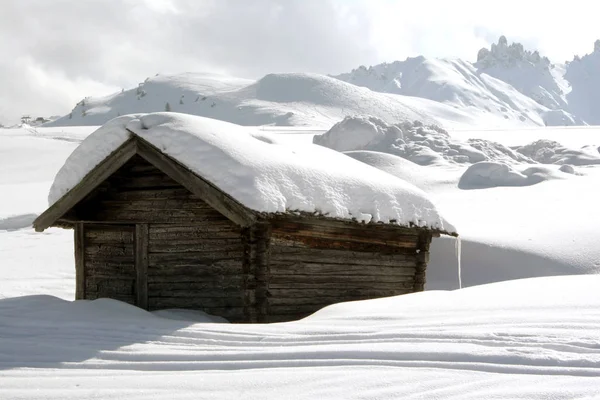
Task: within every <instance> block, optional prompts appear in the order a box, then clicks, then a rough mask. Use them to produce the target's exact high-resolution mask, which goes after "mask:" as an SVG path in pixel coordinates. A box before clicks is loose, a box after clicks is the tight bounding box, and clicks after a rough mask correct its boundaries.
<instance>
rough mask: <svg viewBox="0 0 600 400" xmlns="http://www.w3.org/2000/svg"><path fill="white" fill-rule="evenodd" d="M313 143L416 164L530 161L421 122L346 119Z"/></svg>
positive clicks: (522, 156)
mask: <svg viewBox="0 0 600 400" xmlns="http://www.w3.org/2000/svg"><path fill="white" fill-rule="evenodd" d="M313 143H315V144H318V145H321V146H325V147H328V148H330V149H334V150H337V151H342V152H344V151H355V150H370V151H379V152H384V153H389V154H393V155H396V156H399V157H403V158H405V159H407V160H410V161H412V162H414V163H416V164H419V165H434V164H447V163H448V162H450V163H458V164H465V163H471V164H472V163H477V162H480V161H503V162H507V163H518V162H532V160H530V159H529V158H527V157H526V156H524V155H522V154H520V153H517V152H515V151H513V150H511V149H510V148H508V147H506V146H503V145H501V144H499V143H495V142H491V141H487V140H483V139H471V140H469V141H468V142H467V143H465V142H463V141H460V140H455V139H453V138H452V137H451V136H450V135H449V134H448V132H447V131H446V130H444V129H442V128H440V127H439V126H436V125H425V124H423V123H422V122H421V121H414V122H409V121H404V122H401V123H398V124H393V125H390V124H387V123H386V122H384V121H382V120H380V119H378V118H376V117H372V116H355V117H346V118H345V119H344V120H343V121H341V122H339V123H337V124H335V125H334V126H333V127H332V128H331V129H330V130H329V131H327V132H326V133H324V134H323V135H316V136H315V137H314V138H313Z"/></svg>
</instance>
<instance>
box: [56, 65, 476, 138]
mask: <svg viewBox="0 0 600 400" xmlns="http://www.w3.org/2000/svg"><path fill="white" fill-rule="evenodd" d="M157 111H173V112H181V113H186V114H192V115H199V116H204V117H209V118H214V119H219V120H223V121H227V122H233V123H236V124H239V125H278V126H302V125H304V126H306V125H311V126H324V127H330V126H331V125H333V124H334V123H335V122H337V121H339V120H341V119H343V118H344V116H346V115H355V114H368V115H374V116H377V117H379V118H381V119H384V120H386V121H389V122H400V121H402V120H406V119H408V120H415V119H418V120H421V121H425V122H428V123H442V122H445V121H448V122H452V123H455V124H463V125H467V124H471V123H473V122H474V120H473V118H471V117H469V116H468V115H467V114H466V113H464V112H461V111H460V110H456V109H454V108H452V107H450V106H448V105H445V104H440V103H437V102H434V101H430V100H427V99H418V98H412V97H406V96H393V95H389V94H384V93H377V92H373V91H371V90H368V89H365V88H361V87H358V86H355V85H351V84H348V83H346V82H342V81H340V80H338V79H334V78H331V77H328V76H324V75H318V74H300V73H297V74H269V75H267V76H265V77H264V78H262V79H260V80H258V81H250V80H246V79H238V78H232V77H227V76H221V75H214V74H192V73H185V74H179V75H164V76H163V75H158V76H155V77H153V78H149V79H147V80H146V81H145V82H143V83H140V85H139V86H138V87H137V88H135V89H130V90H126V91H123V92H121V93H116V94H113V95H110V96H106V97H98V98H86V99H84V100H82V101H81V102H79V103H78V104H77V106H76V107H75V108H74V109H73V111H72V112H71V113H69V114H68V115H66V116H64V117H62V118H60V119H58V120H56V121H54V122H52V123H50V124H48V125H47V126H77V125H101V124H103V123H105V122H107V121H109V120H110V119H112V118H115V117H117V116H119V115H125V114H132V113H147V112H157Z"/></svg>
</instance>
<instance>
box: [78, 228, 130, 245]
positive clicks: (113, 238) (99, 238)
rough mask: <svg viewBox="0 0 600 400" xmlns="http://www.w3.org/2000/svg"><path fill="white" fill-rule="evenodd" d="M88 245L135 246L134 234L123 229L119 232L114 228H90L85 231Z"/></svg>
mask: <svg viewBox="0 0 600 400" xmlns="http://www.w3.org/2000/svg"><path fill="white" fill-rule="evenodd" d="M85 242H86V244H88V245H90V244H98V245H100V244H112V245H114V244H133V235H132V232H131V231H129V230H127V229H126V228H125V227H123V228H122V229H120V230H117V229H115V228H114V226H113V227H108V228H106V227H105V226H102V225H99V226H93V225H92V226H89V229H86V230H85Z"/></svg>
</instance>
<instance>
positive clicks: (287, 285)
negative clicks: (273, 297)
mask: <svg viewBox="0 0 600 400" xmlns="http://www.w3.org/2000/svg"><path fill="white" fill-rule="evenodd" d="M298 280H302V279H298ZM413 285H414V280H409V281H405V282H378V281H371V282H364V281H363V282H348V281H339V282H318V283H315V282H313V281H309V280H308V279H306V280H304V281H303V282H297V281H294V282H290V281H289V280H285V281H283V280H282V281H276V278H275V277H274V276H272V277H271V282H269V292H271V293H272V292H273V290H272V289H322V290H325V289H339V290H349V289H356V290H362V289H364V288H366V287H376V288H380V289H382V290H387V289H398V290H402V289H412V287H413Z"/></svg>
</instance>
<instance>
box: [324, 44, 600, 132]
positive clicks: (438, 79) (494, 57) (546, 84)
mask: <svg viewBox="0 0 600 400" xmlns="http://www.w3.org/2000/svg"><path fill="white" fill-rule="evenodd" d="M599 67H600V41H597V42H596V45H595V49H594V52H593V53H591V54H589V55H586V56H584V57H582V58H577V57H576V58H575V60H574V61H573V62H569V63H567V64H566V65H563V64H552V63H551V62H550V60H549V59H548V58H546V57H543V56H541V55H540V54H539V52H538V51H529V50H526V49H524V47H523V45H522V44H520V43H512V44H510V45H509V44H508V41H507V39H506V38H505V37H504V36H502V37H500V39H499V41H498V43H497V44H492V46H491V48H490V49H486V48H483V49H481V50H480V51H479V53H478V54H477V61H476V62H475V63H471V62H468V61H463V60H458V59H426V58H425V57H415V58H407V59H406V60H405V61H395V62H392V63H383V64H379V65H376V66H372V67H369V68H366V67H365V66H361V67H359V68H357V69H354V70H352V71H351V72H349V73H345V74H341V75H338V76H336V78H338V79H341V80H343V81H346V82H349V83H353V84H355V85H358V86H363V87H368V88H369V89H371V90H374V91H378V92H384V93H394V94H401V95H407V96H417V97H423V98H428V99H431V100H435V101H439V102H442V103H444V104H450V105H452V106H455V107H458V108H460V109H465V108H466V109H467V110H469V111H470V112H473V113H475V114H493V115H496V116H500V117H502V118H504V119H507V120H515V121H521V122H523V123H527V124H531V123H533V124H535V125H584V124H597V123H599V122H600V102H598V101H597V100H598V99H599V96H600V94H598V93H600V90H599V89H600V68H599Z"/></svg>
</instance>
